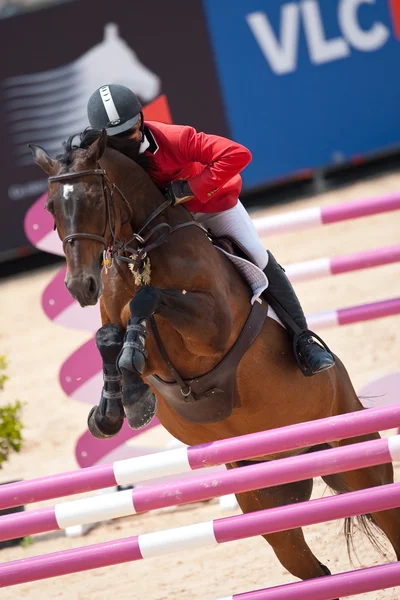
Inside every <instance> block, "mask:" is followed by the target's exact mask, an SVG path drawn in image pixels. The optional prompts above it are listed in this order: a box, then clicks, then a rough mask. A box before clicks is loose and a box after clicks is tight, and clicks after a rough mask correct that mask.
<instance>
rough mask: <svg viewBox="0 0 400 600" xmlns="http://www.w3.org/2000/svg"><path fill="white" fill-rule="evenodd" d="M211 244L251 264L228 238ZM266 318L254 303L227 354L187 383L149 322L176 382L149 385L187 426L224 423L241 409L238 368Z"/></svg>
mask: <svg viewBox="0 0 400 600" xmlns="http://www.w3.org/2000/svg"><path fill="white" fill-rule="evenodd" d="M212 242H213V244H214V245H215V246H218V247H219V248H222V249H223V250H224V251H225V252H228V253H230V254H235V255H236V256H238V257H240V258H245V259H247V260H249V261H251V262H254V260H253V259H252V258H251V257H250V256H249V255H248V253H247V252H246V250H245V249H244V248H243V247H241V246H240V244H238V243H237V242H235V241H233V240H232V239H230V238H227V237H224V238H219V239H212ZM266 316H267V305H266V304H265V302H262V301H261V300H258V301H256V302H254V304H253V306H252V308H251V311H250V314H249V316H248V318H247V320H246V323H245V324H244V327H243V329H242V331H241V332H240V334H239V336H238V339H237V340H236V342H235V344H234V345H233V347H232V348H231V350H230V351H229V352H228V354H227V355H226V356H225V357H224V358H223V359H222V361H221V362H220V363H219V364H218V365H216V366H215V367H214V369H213V370H212V371H210V372H208V373H206V374H204V375H201V376H200V377H194V378H193V379H188V380H183V379H181V378H180V376H179V374H178V373H177V372H176V371H175V369H174V368H173V366H172V365H171V363H170V362H169V360H168V357H167V355H166V351H165V348H164V347H163V345H162V341H161V339H160V336H159V334H158V330H157V325H156V323H155V321H154V319H152V320H151V326H152V329H153V333H154V337H155V340H156V343H157V345H158V348H159V351H160V353H161V355H162V356H163V357H164V360H165V361H166V362H167V364H168V366H169V367H170V371H171V374H172V377H173V378H174V380H175V381H174V382H172V383H170V382H167V381H163V380H162V379H161V378H160V377H158V376H157V375H151V376H150V377H148V381H149V383H150V384H151V385H152V386H153V387H154V388H155V389H156V390H157V391H158V392H159V393H160V394H161V395H162V396H163V398H164V399H165V400H166V402H167V403H168V404H169V406H171V408H173V409H174V410H175V411H176V413H177V414H178V415H179V416H180V417H182V418H184V419H185V420H186V421H188V422H190V423H198V424H206V423H215V422H217V421H222V420H224V419H227V418H228V417H230V415H231V414H232V411H233V409H234V408H238V407H239V406H240V397H239V393H238V389H237V384H236V371H237V368H238V366H239V363H240V361H241V359H242V358H243V356H244V355H245V353H246V352H247V350H248V349H249V348H250V346H251V344H252V343H253V342H254V340H255V339H256V338H257V336H258V334H259V333H260V331H261V329H262V327H263V325H264V322H265V319H266Z"/></svg>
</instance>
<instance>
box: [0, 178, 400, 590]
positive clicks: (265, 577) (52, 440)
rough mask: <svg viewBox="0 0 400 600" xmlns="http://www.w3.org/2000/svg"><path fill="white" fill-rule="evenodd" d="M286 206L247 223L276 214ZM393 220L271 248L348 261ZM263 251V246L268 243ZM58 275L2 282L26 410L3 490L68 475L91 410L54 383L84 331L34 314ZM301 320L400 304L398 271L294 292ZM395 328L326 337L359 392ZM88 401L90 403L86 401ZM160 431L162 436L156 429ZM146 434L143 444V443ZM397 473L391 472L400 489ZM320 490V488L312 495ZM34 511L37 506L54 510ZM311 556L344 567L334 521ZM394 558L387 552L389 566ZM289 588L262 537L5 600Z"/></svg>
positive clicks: (45, 544)
mask: <svg viewBox="0 0 400 600" xmlns="http://www.w3.org/2000/svg"><path fill="white" fill-rule="evenodd" d="M399 188H400V175H392V176H385V177H381V178H377V179H375V180H373V181H369V182H364V183H360V184H355V185H352V186H349V187H347V188H345V189H342V190H340V191H334V192H330V193H327V194H324V195H321V196H318V197H314V198H310V199H309V200H305V201H301V202H296V203H294V204H293V205H290V206H288V207H284V209H283V210H297V209H301V208H306V207H309V206H315V205H318V204H320V205H327V204H333V203H337V202H343V201H346V200H353V199H358V198H361V197H369V196H373V195H380V194H383V193H388V192H392V191H398V190H399ZM281 211H282V207H278V208H274V209H271V210H266V211H259V212H258V213H255V214H256V215H257V216H259V215H260V214H268V213H276V212H281ZM399 238H400V216H399V213H389V214H386V215H379V216H375V217H369V218H364V219H359V220H358V221H350V222H345V223H342V224H337V225H330V226H328V227H321V228H319V229H315V230H309V231H305V232H301V233H296V234H290V235H285V236H280V237H273V238H271V239H270V240H268V246H269V247H270V248H271V250H272V251H273V252H274V254H275V255H276V256H277V258H278V260H280V261H281V262H282V263H283V264H289V263H291V262H297V261H300V260H307V259H312V258H318V257H321V256H327V255H331V256H333V255H337V254H343V253H349V252H356V251H360V250H363V249H368V248H373V247H379V246H385V245H389V244H394V243H399ZM264 242H265V244H267V240H264ZM56 270H57V269H54V268H47V269H43V270H41V271H38V272H35V273H32V274H29V275H24V276H17V277H14V278H11V279H9V280H7V281H4V282H2V283H1V290H0V335H1V337H0V354H3V353H4V354H6V355H7V356H8V358H9V375H10V378H11V380H10V382H9V383H8V385H7V391H6V393H4V394H2V398H1V401H2V402H4V401H11V400H13V399H15V398H19V399H20V400H22V401H23V402H25V403H26V406H25V410H24V417H23V419H24V423H25V431H24V437H25V444H24V448H23V451H22V452H21V453H20V454H18V455H14V456H13V457H12V459H11V460H10V461H9V462H8V463H7V464H6V465H5V468H4V469H3V470H2V471H1V473H0V476H1V480H2V481H6V480H9V479H15V478H32V477H38V476H42V475H46V474H51V473H57V472H61V471H66V470H69V469H73V468H75V467H76V463H75V459H74V445H75V442H76V439H77V437H78V435H79V434H80V433H82V431H83V430H84V428H85V423H86V416H87V410H88V408H87V405H81V404H78V403H76V402H74V401H72V400H71V399H69V398H68V397H66V396H65V395H64V394H63V392H62V390H61V389H60V387H59V384H58V370H59V367H60V365H61V363H62V362H63V361H64V360H65V359H66V358H67V357H68V356H69V355H70V354H71V353H72V352H73V351H74V350H75V349H76V348H77V347H78V346H79V345H81V344H82V343H83V342H85V341H86V340H87V339H89V337H90V336H89V335H88V334H87V333H84V332H78V331H73V330H66V329H63V328H62V327H60V326H57V325H54V324H52V323H51V322H49V321H48V320H47V318H46V317H45V315H44V314H43V312H42V309H41V303H40V301H41V293H42V291H43V289H44V288H45V286H46V284H47V283H48V282H49V281H50V279H51V278H52V277H53V276H54V275H55V273H56ZM296 289H297V291H298V294H299V296H300V298H301V300H302V302H303V305H304V308H305V310H306V312H314V311H319V310H325V309H331V308H335V307H336V308H339V307H346V306H351V305H354V304H361V303H364V302H372V301H374V300H384V299H387V298H394V297H396V296H399V295H400V270H399V266H398V264H397V265H396V264H395V265H388V266H385V267H380V268H378V269H374V270H365V271H360V272H358V273H352V274H346V275H341V276H337V277H331V278H325V279H321V280H318V281H315V282H311V283H303V284H298V285H297V286H296ZM399 325H400V318H399V317H398V316H395V317H390V318H386V319H381V320H377V321H374V322H370V323H365V324H357V325H353V326H348V327H342V328H337V329H332V330H327V331H324V332H323V335H324V338H325V340H326V342H327V343H328V344H329V345H330V346H331V347H332V348H333V349H334V351H335V352H336V353H337V354H338V355H339V356H340V357H341V358H342V360H343V361H344V363H345V364H346V366H347V368H348V370H349V372H350V375H351V377H352V379H353V382H354V385H355V387H356V389H360V387H361V386H362V385H364V384H366V383H367V382H369V381H371V380H372V379H374V378H377V377H379V376H381V375H385V374H387V373H389V372H391V371H394V370H396V369H399V352H400V333H399ZM95 402H96V399H94V403H95ZM157 429H158V428H157ZM149 435H150V434H149ZM151 435H152V436H153V437H152V439H151V440H150V443H154V444H161V445H162V444H163V443H164V442H165V441H166V440H167V437H166V436H165V435H164V434H163V433H162V432H160V431H155V430H153V433H152V434H151ZM398 479H399V473H397V480H398ZM324 493H326V492H325V487H324V485H323V484H322V482H318V483H317V485H316V488H315V493H314V495H315V497H320V496H321V495H322V494H324ZM52 503H53V502H47V503H44V504H41V505H32V506H31V507H29V508H37V507H38V506H44V505H49V504H52ZM237 512H238V511H236V510H235V511H230V512H229V511H228V512H227V511H224V512H223V511H222V510H221V509H220V507H219V505H218V503H217V502H216V501H214V502H211V503H208V504H203V505H196V506H195V507H193V506H190V507H185V508H183V509H180V510H169V511H167V512H161V513H157V514H155V513H152V514H148V515H143V516H135V517H131V518H125V519H119V520H116V521H114V522H109V523H106V524H103V525H101V526H99V527H98V528H96V529H94V530H92V531H91V532H90V533H89V534H87V535H86V537H83V538H78V539H71V538H67V537H65V536H64V534H63V533H62V532H57V533H55V534H50V535H46V536H37V537H35V540H34V543H33V544H32V545H31V546H29V547H27V548H10V549H6V550H2V551H1V555H0V556H1V559H2V561H8V560H14V559H20V558H25V557H29V556H34V555H37V554H45V553H49V552H54V551H57V550H65V549H68V548H73V547H77V546H79V545H88V544H93V543H98V542H102V541H108V540H115V539H118V538H119V537H128V536H130V535H136V534H139V533H144V532H150V531H155V530H161V529H167V528H170V527H178V526H181V525H185V524H190V523H198V522H202V521H206V520H208V519H213V518H220V517H222V516H228V515H229V514H236V513H237ZM306 536H307V539H308V541H309V543H310V546H311V548H312V549H313V551H314V552H315V554H316V555H317V556H318V557H319V558H320V559H321V561H322V562H324V563H325V564H327V565H328V566H329V567H330V568H331V570H332V571H333V572H335V573H338V572H340V571H345V570H349V569H350V568H351V566H350V564H349V561H348V558H347V554H346V549H345V544H344V541H343V536H342V523H339V522H333V523H328V524H324V525H318V526H313V527H308V528H307V529H306ZM356 544H357V547H358V549H359V558H360V564H358V563H357V562H356V563H355V566H356V567H358V566H360V565H362V566H369V565H375V564H379V563H381V562H382V559H381V558H380V557H379V555H377V554H376V553H375V552H374V551H373V550H372V548H371V547H370V546H369V544H368V542H366V541H365V540H364V539H363V538H362V537H360V538H358V539H357V540H356ZM392 558H393V556H392V554H391V553H390V552H389V554H388V559H389V560H391V559H392ZM292 581H294V578H293V577H292V576H290V575H289V574H288V573H286V572H285V570H284V568H283V567H282V566H281V565H280V564H279V563H278V561H277V560H276V558H275V555H274V554H273V552H272V550H271V549H270V547H269V546H268V545H267V543H266V542H265V541H264V540H263V539H262V538H261V537H260V538H252V539H249V540H245V541H240V542H234V543H230V544H225V545H223V546H219V547H217V548H213V549H201V550H197V551H193V552H191V553H190V554H188V553H187V554H182V553H181V554H171V555H169V556H165V557H161V558H156V559H150V560H146V561H141V562H137V563H130V564H124V565H117V566H114V567H109V568H103V569H99V570H95V571H89V572H86V573H79V574H73V575H69V576H64V577H62V578H59V579H52V580H46V581H41V582H36V583H31V584H25V585H22V586H19V587H18V588H9V589H5V590H3V591H2V593H1V598H2V599H3V600H10V599H11V598H12V599H13V600H15V598H18V599H21V600H28V599H29V600H43V599H52V600H55V599H57V600H89V599H90V600H102V599H105V598H110V597H111V596H113V597H118V598H120V599H121V600H125V599H128V598H129V599H130V600H131V599H134V598H137V599H140V600H144V599H145V600H187V599H189V598H190V599H191V600H211V599H213V598H217V597H222V596H226V595H227V594H234V593H240V592H245V591H249V590H252V589H259V588H263V587H268V586H274V585H279V584H283V583H289V582H292ZM357 598H360V599H361V598H362V599H365V600H366V599H370V600H372V599H374V600H384V599H385V600H389V599H392V600H393V599H395V598H400V590H397V591H396V590H393V589H391V590H386V591H381V592H374V593H371V594H362V595H360V596H357Z"/></svg>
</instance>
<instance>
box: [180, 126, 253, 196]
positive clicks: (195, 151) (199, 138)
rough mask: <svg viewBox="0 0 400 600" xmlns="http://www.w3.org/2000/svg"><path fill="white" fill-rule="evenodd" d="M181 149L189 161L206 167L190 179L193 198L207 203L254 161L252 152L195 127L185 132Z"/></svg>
mask: <svg viewBox="0 0 400 600" xmlns="http://www.w3.org/2000/svg"><path fill="white" fill-rule="evenodd" d="M179 147H180V151H181V153H182V154H183V156H184V158H185V159H187V160H188V161H193V162H200V163H202V164H203V165H205V166H206V168H205V169H204V171H202V172H201V173H199V175H196V176H195V177H192V178H191V179H188V184H189V186H190V189H191V190H192V191H193V194H194V195H195V196H196V198H198V200H200V202H203V203H205V202H207V201H208V200H210V198H212V196H213V194H214V193H215V192H216V191H218V190H219V188H220V187H222V186H223V185H225V184H226V183H227V182H228V181H229V180H230V179H232V177H235V175H238V174H239V173H240V171H242V170H243V169H244V168H245V167H246V166H247V165H248V164H249V162H250V161H251V158H252V156H251V153H250V151H249V150H248V149H247V148H245V147H244V146H242V145H241V144H237V143H236V142H233V141H232V140H228V139H226V138H223V137H220V136H217V135H208V134H206V133H198V132H197V131H196V130H195V129H194V128H193V127H183V128H182V130H181V132H180V136H179Z"/></svg>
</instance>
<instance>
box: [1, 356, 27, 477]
mask: <svg viewBox="0 0 400 600" xmlns="http://www.w3.org/2000/svg"><path fill="white" fill-rule="evenodd" d="M6 368H7V361H6V357H5V356H0V390H2V391H4V384H5V382H6V381H7V379H8V376H7V375H6V374H5V373H4V372H2V371H5V369H6ZM21 411H22V403H21V402H20V401H19V400H16V401H15V402H14V403H12V404H5V405H3V406H0V469H1V467H2V464H3V462H5V461H6V460H7V459H8V457H9V454H10V452H11V451H12V450H14V451H15V452H19V451H20V450H21V447H22V442H23V440H22V433H21V432H22V428H23V425H22V422H21Z"/></svg>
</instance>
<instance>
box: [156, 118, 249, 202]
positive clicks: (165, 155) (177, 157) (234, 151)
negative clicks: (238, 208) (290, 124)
mask: <svg viewBox="0 0 400 600" xmlns="http://www.w3.org/2000/svg"><path fill="white" fill-rule="evenodd" d="M145 134H146V137H147V139H148V141H149V142H150V146H149V147H148V148H147V149H146V151H145V156H146V158H147V159H148V171H149V175H150V176H151V178H152V180H153V181H154V183H156V185H158V187H160V188H161V189H165V188H166V187H167V185H168V184H169V183H170V182H171V181H174V180H176V179H187V181H188V183H189V185H190V188H191V190H192V191H193V193H194V195H195V196H196V198H195V199H193V200H190V201H189V202H187V203H186V206H187V208H188V209H189V210H190V211H192V212H210V213H211V212H221V211H223V210H227V209H228V208H232V207H233V206H235V204H237V201H238V197H239V194H240V191H241V189H242V178H241V177H240V175H239V173H240V171H242V170H243V169H244V168H245V166H246V165H248V164H249V162H250V161H251V158H252V157H251V153H250V152H249V150H247V148H245V147H244V146H241V145H240V144H237V143H236V142H232V141H231V140H228V139H226V138H223V137H219V136H217V135H208V134H206V133H197V131H196V130H195V129H194V128H193V127H187V126H182V125H166V124H165V123H158V122H155V121H146V122H145Z"/></svg>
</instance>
